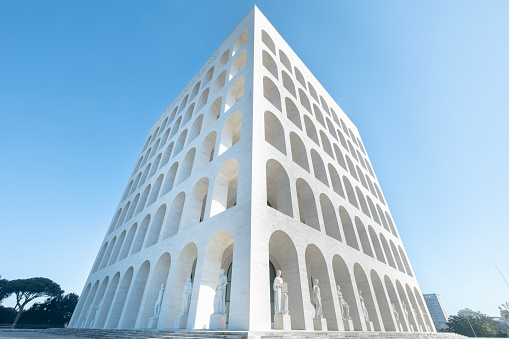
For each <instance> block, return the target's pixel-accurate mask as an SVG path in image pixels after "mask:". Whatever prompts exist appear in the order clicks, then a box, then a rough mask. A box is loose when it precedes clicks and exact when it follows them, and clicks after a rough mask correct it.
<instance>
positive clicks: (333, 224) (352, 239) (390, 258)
mask: <svg viewBox="0 0 509 339" xmlns="http://www.w3.org/2000/svg"><path fill="white" fill-rule="evenodd" d="M338 179H339V177H338ZM345 179H346V177H343V180H344V182H345V188H347V192H348V190H351V186H348V185H349V182H348V179H346V180H345ZM347 184H348V185H347ZM338 185H341V181H339V182H338ZM338 189H341V192H342V190H343V188H342V187H341V186H339V187H338ZM266 192H267V205H268V206H269V207H272V208H274V209H276V210H278V211H280V212H281V213H284V214H286V215H288V216H289V217H293V218H296V219H298V220H299V221H300V222H302V223H303V224H306V225H308V226H310V227H311V228H313V229H315V230H317V231H321V232H325V234H327V235H328V236H330V237H331V238H334V239H336V240H338V241H345V242H346V244H347V245H348V246H350V247H352V248H355V249H356V250H358V251H362V252H363V253H364V254H366V255H368V256H370V257H372V258H376V259H377V260H378V261H380V262H382V263H384V264H387V265H389V266H391V267H393V268H395V269H398V270H400V271H401V272H403V273H406V274H408V275H409V276H413V274H412V270H411V268H410V265H409V262H408V259H407V257H406V255H405V252H404V250H403V248H402V247H401V246H399V245H398V246H396V245H395V244H394V242H393V241H392V239H389V241H387V239H386V237H385V236H384V235H383V234H382V232H378V234H377V232H375V230H374V229H373V227H372V226H370V225H368V231H366V227H365V226H364V224H363V222H362V221H361V219H360V218H359V217H358V216H355V218H354V220H353V221H352V218H351V217H350V215H349V213H348V212H347V210H346V209H345V208H344V207H343V206H341V205H338V206H335V205H334V203H333V201H337V199H330V198H329V197H328V196H327V194H325V193H320V194H319V197H318V193H315V192H314V190H313V189H312V188H311V186H310V185H309V184H308V183H307V182H306V180H304V179H302V178H298V179H297V180H296V181H295V183H294V184H293V183H292V184H291V183H290V179H289V176H288V173H287V172H286V170H285V168H284V167H283V166H282V165H281V163H279V162H278V161H276V160H274V159H269V160H268V161H267V163H266ZM357 192H358V193H359V190H358V191H357ZM352 194H353V197H355V193H353V192H352ZM292 197H295V198H296V199H292ZM343 197H344V193H343ZM359 197H361V195H359ZM292 200H293V202H292ZM371 205H372V204H371ZM377 207H378V213H377V210H375V209H374V207H373V208H372V212H373V213H374V215H377V218H378V216H380V217H381V218H383V220H384V227H386V230H387V231H388V232H390V230H389V226H388V225H387V221H385V220H389V221H390V220H391V219H390V216H389V214H388V213H387V212H386V213H385V214H384V213H383V211H382V210H381V208H380V206H378V205H377ZM390 224H391V225H392V221H390ZM340 225H341V227H340ZM368 234H369V235H368Z"/></svg>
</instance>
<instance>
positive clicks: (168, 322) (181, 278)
mask: <svg viewBox="0 0 509 339" xmlns="http://www.w3.org/2000/svg"><path fill="white" fill-rule="evenodd" d="M197 258H198V248H197V247H196V245H195V244H194V243H192V242H191V243H188V244H187V245H186V246H185V247H184V248H183V249H182V251H181V252H180V255H179V257H178V258H177V261H176V262H175V265H176V266H175V272H174V273H173V279H172V281H171V286H170V289H169V291H168V300H170V301H175V302H170V303H168V304H167V306H166V313H165V319H164V320H165V321H164V322H165V324H164V327H166V328H168V327H169V328H173V321H174V319H175V317H176V316H179V315H181V314H182V303H181V302H182V293H183V292H184V287H185V286H186V284H187V278H191V280H193V279H194V270H195V267H196V264H195V262H196V259H197ZM193 292H194V288H193Z"/></svg>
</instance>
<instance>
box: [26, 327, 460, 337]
mask: <svg viewBox="0 0 509 339" xmlns="http://www.w3.org/2000/svg"><path fill="white" fill-rule="evenodd" d="M30 331H31V332H40V333H46V334H52V335H62V336H64V335H65V336H68V337H81V338H89V339H96V338H97V339H126V338H129V339H463V338H466V337H464V336H461V335H458V334H454V333H407V332H404V333H402V332H337V331H330V332H307V331H291V332H284V331H267V332H256V331H252V332H251V331H250V332H248V331H211V330H195V331H188V330H148V329H145V330H122V329H91V328H50V329H47V330H30Z"/></svg>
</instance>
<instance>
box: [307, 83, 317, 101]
mask: <svg viewBox="0 0 509 339" xmlns="http://www.w3.org/2000/svg"><path fill="white" fill-rule="evenodd" d="M308 88H309V93H310V94H311V96H312V97H313V99H315V100H316V102H318V95H317V94H316V90H315V88H314V87H313V85H311V84H310V83H309V82H308Z"/></svg>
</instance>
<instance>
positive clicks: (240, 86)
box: [224, 76, 244, 112]
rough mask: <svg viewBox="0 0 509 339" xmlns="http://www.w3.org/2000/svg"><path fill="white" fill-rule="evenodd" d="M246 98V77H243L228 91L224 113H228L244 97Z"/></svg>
mask: <svg viewBox="0 0 509 339" xmlns="http://www.w3.org/2000/svg"><path fill="white" fill-rule="evenodd" d="M243 96H244V77H243V76H241V77H240V78H238V79H237V80H235V82H234V83H233V85H231V86H230V89H228V94H227V95H226V104H225V107H224V111H225V112H226V111H228V110H229V109H230V108H231V107H232V106H233V105H235V104H236V103H237V102H238V101H239V100H240V99H242V97H243Z"/></svg>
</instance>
